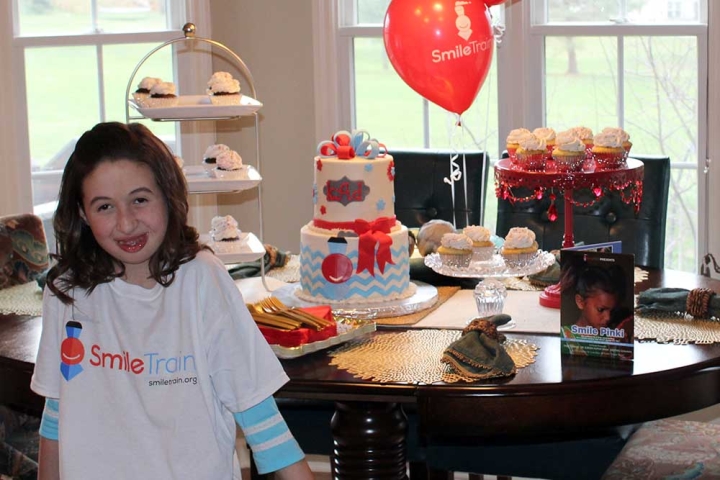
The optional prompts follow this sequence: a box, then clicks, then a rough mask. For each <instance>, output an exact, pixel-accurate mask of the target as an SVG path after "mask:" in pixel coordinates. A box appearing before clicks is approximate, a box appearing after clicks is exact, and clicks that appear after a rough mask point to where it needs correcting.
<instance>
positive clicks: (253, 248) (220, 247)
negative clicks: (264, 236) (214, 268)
mask: <svg viewBox="0 0 720 480" xmlns="http://www.w3.org/2000/svg"><path fill="white" fill-rule="evenodd" d="M200 243H204V244H206V245H207V246H209V247H210V248H212V249H213V251H214V252H215V255H216V256H217V257H218V258H219V259H220V260H222V262H223V263H241V262H252V261H253V260H257V259H258V258H262V256H263V255H265V247H264V246H263V244H262V242H261V241H260V239H258V238H257V237H256V236H255V235H253V234H252V233H250V232H241V233H240V240H238V241H236V242H215V241H213V239H212V237H211V236H210V235H209V234H203V235H200Z"/></svg>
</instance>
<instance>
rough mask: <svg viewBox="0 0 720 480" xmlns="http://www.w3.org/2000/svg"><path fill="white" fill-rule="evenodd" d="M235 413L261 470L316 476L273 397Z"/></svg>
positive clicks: (295, 479) (298, 477)
mask: <svg viewBox="0 0 720 480" xmlns="http://www.w3.org/2000/svg"><path fill="white" fill-rule="evenodd" d="M234 416H235V421H236V422H237V424H238V425H240V428H241V429H242V431H243V433H244V434H245V441H246V442H247V443H248V445H249V446H250V449H251V450H252V453H253V458H254V459H255V464H256V465H257V469H258V473H260V474H265V473H269V472H274V477H273V478H275V479H277V480H312V479H314V478H315V477H314V475H313V473H312V471H311V470H310V466H309V465H308V464H307V461H306V460H305V455H304V454H303V452H302V450H301V449H300V446H299V445H298V443H297V441H296V440H295V438H294V437H293V436H292V433H290V430H289V429H288V426H287V424H286V423H285V420H284V419H283V418H282V415H281V414H280V411H279V410H278V408H277V404H276V403H275V399H274V398H273V397H268V398H266V399H265V400H263V401H262V402H260V403H258V404H257V405H255V406H254V407H250V408H248V409H247V410H244V411H242V412H238V413H236V414H234ZM329 427H330V426H329V425H328V428H329Z"/></svg>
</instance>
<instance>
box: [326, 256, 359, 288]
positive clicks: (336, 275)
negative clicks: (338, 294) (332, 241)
mask: <svg viewBox="0 0 720 480" xmlns="http://www.w3.org/2000/svg"><path fill="white" fill-rule="evenodd" d="M321 268H322V274H323V277H325V280H327V281H328V282H330V283H335V284H337V283H345V282H347V281H348V280H350V277H351V276H352V274H353V264H352V261H351V260H350V259H349V258H348V256H347V255H343V254H342V253H331V254H330V255H328V256H327V257H325V260H323V262H322V267H321Z"/></svg>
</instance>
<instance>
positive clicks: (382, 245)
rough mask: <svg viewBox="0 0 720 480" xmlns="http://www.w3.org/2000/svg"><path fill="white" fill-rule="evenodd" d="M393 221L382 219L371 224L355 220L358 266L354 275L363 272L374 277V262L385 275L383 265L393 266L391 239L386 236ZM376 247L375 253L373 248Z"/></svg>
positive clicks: (386, 218)
mask: <svg viewBox="0 0 720 480" xmlns="http://www.w3.org/2000/svg"><path fill="white" fill-rule="evenodd" d="M394 224H395V220H394V219H392V218H390V217H382V218H378V219H376V220H373V221H372V222H368V221H366V220H362V219H358V220H355V226H354V227H353V230H355V233H357V234H358V235H359V240H358V264H357V270H356V273H362V271H363V270H367V271H368V272H370V275H372V276H375V261H377V265H378V269H379V270H380V273H385V265H387V264H388V263H389V264H391V265H394V264H395V262H393V261H392V252H391V251H390V247H391V246H392V238H390V236H389V235H388V233H390V229H391V228H392V226H393V225H394ZM376 246H377V253H376V250H375V247H376Z"/></svg>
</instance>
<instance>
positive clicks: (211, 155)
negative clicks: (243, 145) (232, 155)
mask: <svg viewBox="0 0 720 480" xmlns="http://www.w3.org/2000/svg"><path fill="white" fill-rule="evenodd" d="M229 150H230V147H228V146H227V145H225V144H222V143H217V144H215V145H210V146H209V147H207V149H205V153H203V160H202V164H203V167H205V171H212V170H213V169H214V168H215V167H216V166H217V157H218V156H219V155H220V154H221V153H223V152H227V151H229Z"/></svg>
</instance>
